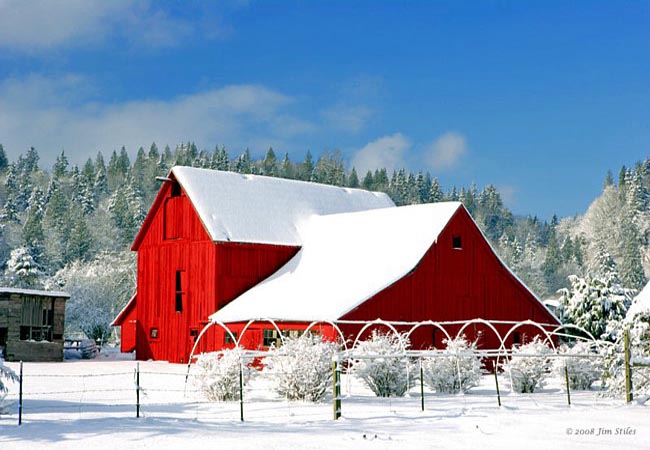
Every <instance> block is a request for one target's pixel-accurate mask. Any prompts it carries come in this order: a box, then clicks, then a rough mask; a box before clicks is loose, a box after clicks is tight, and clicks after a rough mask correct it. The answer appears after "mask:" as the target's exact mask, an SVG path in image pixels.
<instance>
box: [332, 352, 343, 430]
mask: <svg viewBox="0 0 650 450" xmlns="http://www.w3.org/2000/svg"><path fill="white" fill-rule="evenodd" d="M332 380H333V382H334V389H333V391H332V394H333V397H334V420H338V419H339V418H340V417H341V373H340V372H339V364H338V358H337V356H334V359H332Z"/></svg>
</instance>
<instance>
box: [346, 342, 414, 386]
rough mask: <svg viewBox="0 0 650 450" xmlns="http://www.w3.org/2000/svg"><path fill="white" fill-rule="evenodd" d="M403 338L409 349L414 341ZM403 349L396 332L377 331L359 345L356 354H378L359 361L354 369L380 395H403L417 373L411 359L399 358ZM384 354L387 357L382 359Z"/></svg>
mask: <svg viewBox="0 0 650 450" xmlns="http://www.w3.org/2000/svg"><path fill="white" fill-rule="evenodd" d="M401 340H402V342H403V343H404V346H405V347H406V348H408V346H409V345H410V343H409V341H408V339H407V338H406V336H405V335H403V336H401ZM403 350H404V348H402V344H401V343H400V338H399V337H398V336H396V335H395V334H394V333H389V334H384V333H380V332H378V331H376V330H374V331H373V332H372V335H371V336H370V339H367V340H365V341H361V342H359V344H357V347H356V348H355V349H354V353H356V354H359V355H368V356H371V355H376V357H375V358H371V359H365V358H364V359H357V360H355V361H354V362H353V366H352V370H353V372H354V373H355V374H356V375H357V376H358V377H359V378H361V379H362V380H363V381H364V382H365V383H366V385H367V386H368V387H369V388H370V389H371V390H372V392H374V393H375V395H377V396H378V397H402V396H403V395H404V394H405V393H406V391H407V390H408V388H409V386H411V385H412V383H413V381H414V380H415V375H416V373H415V372H416V370H415V366H414V364H413V362H412V361H411V360H410V359H409V358H406V357H404V358H400V357H395V355H399V354H400V353H402V352H403ZM381 355H387V357H385V358H382V356H381ZM388 355H390V356H388Z"/></svg>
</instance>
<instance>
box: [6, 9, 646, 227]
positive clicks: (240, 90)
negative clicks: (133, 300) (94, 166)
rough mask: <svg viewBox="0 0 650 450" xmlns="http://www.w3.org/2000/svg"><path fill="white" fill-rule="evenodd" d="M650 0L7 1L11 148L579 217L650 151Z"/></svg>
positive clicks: (47, 156)
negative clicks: (424, 192) (430, 183)
mask: <svg viewBox="0 0 650 450" xmlns="http://www.w3.org/2000/svg"><path fill="white" fill-rule="evenodd" d="M649 80H650V2H634V1H629V2H615V1H603V2H598V1H593V2H560V1H557V2H555V1H551V2H542V1H539V2H521V1H512V2H506V1H486V2H458V1H448V2H447V1H427V2H424V1H423V2H415V1H414V2H388V1H386V2H382V1H356V2H347V1H327V2H325V1H323V2H288V1H250V2H243V1H221V2H205V3H201V2H180V1H178V2H147V1H130V0H115V1H111V2H105V1H101V0H66V1H61V2H57V3H56V6H55V4H54V2H52V1H45V0H32V1H27V2H25V1H20V0H0V143H2V144H4V147H5V150H6V151H7V153H8V154H9V156H10V157H11V158H14V157H16V155H17V154H19V153H20V152H24V151H25V150H26V148H28V147H29V146H30V145H34V146H35V147H36V148H37V149H38V150H39V152H40V154H41V157H42V161H43V163H44V164H45V165H48V166H49V165H51V163H52V162H53V161H54V157H55V155H56V154H58V153H59V152H60V151H61V150H62V149H65V151H66V153H67V154H68V155H70V159H71V160H72V161H73V162H77V163H82V162H83V161H84V160H85V159H86V158H87V157H88V156H90V155H94V154H95V153H96V152H97V151H98V150H101V151H102V152H104V153H105V154H107V153H110V152H111V151H112V150H114V149H119V148H120V147H121V146H122V145H125V146H126V147H127V149H128V150H129V151H130V152H131V154H135V151H136V150H137V148H138V147H139V146H144V147H145V148H148V146H149V145H150V144H151V142H152V141H154V140H155V141H156V143H157V144H158V145H159V146H162V145H165V144H169V145H170V146H172V147H173V146H174V145H175V144H176V143H178V142H182V141H188V140H192V141H195V142H196V143H197V144H198V145H199V146H200V147H202V148H209V149H211V148H213V147H214V145H215V144H225V145H226V147H227V148H228V149H229V151H230V153H231V154H232V155H235V154H238V153H239V152H241V151H242V150H243V149H244V148H246V147H249V148H250V149H251V151H252V152H253V153H254V154H256V155H261V154H263V153H264V152H265V151H266V149H268V147H269V146H273V148H274V149H275V150H276V151H277V152H279V153H284V152H285V151H286V152H289V155H290V157H292V159H294V160H298V159H302V158H303V157H304V154H305V152H306V150H307V149H310V150H311V151H312V153H314V154H319V153H320V152H321V151H323V150H324V149H329V150H340V151H341V153H342V154H343V155H344V157H345V159H346V161H347V162H348V163H349V165H350V166H352V165H355V166H356V167H357V169H360V170H363V169H364V168H367V167H374V166H376V165H382V166H384V165H385V166H387V167H389V168H399V167H402V166H404V167H407V168H409V169H412V170H418V169H422V170H429V171H430V172H431V174H432V175H433V176H435V177H438V178H439V179H440V181H441V183H442V184H443V186H445V187H451V186H452V185H454V184H455V185H459V186H460V185H469V184H470V183H472V182H476V183H477V185H478V186H479V187H482V186H484V185H486V184H488V183H492V184H495V185H496V186H497V187H498V188H499V189H500V190H501V191H502V193H503V195H504V199H505V200H506V204H507V205H508V206H510V207H511V208H512V209H513V210H514V211H515V213H519V214H529V213H530V214H536V215H539V216H541V217H545V218H548V217H550V216H551V215H552V214H553V213H558V215H560V216H568V215H573V214H576V213H582V212H584V210H585V209H586V208H587V206H588V205H589V203H590V202H591V200H593V198H594V197H595V196H596V195H597V194H598V193H599V191H600V188H601V185H602V181H603V178H604V176H605V173H606V171H607V170H608V169H611V170H612V171H614V173H615V174H616V172H617V171H618V169H619V168H620V166H621V165H623V164H626V165H630V164H633V163H634V162H635V161H637V160H640V159H642V158H645V157H646V156H649V154H650V127H649V125H650V106H649V105H650V82H649Z"/></svg>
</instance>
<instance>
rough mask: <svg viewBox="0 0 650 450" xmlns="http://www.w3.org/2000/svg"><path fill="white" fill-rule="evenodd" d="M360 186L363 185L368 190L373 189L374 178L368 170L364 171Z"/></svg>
mask: <svg viewBox="0 0 650 450" xmlns="http://www.w3.org/2000/svg"><path fill="white" fill-rule="evenodd" d="M361 187H363V188H364V189H366V190H368V191H374V190H375V180H374V177H373V176H372V172H371V171H370V170H369V171H368V172H366V176H364V177H363V181H362V182H361Z"/></svg>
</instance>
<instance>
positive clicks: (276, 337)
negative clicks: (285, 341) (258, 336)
mask: <svg viewBox="0 0 650 450" xmlns="http://www.w3.org/2000/svg"><path fill="white" fill-rule="evenodd" d="M262 345H263V346H264V347H270V346H271V345H275V346H276V347H279V346H280V345H282V339H281V338H280V333H278V330H276V329H273V328H269V329H266V330H264V341H263V342H262Z"/></svg>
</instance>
